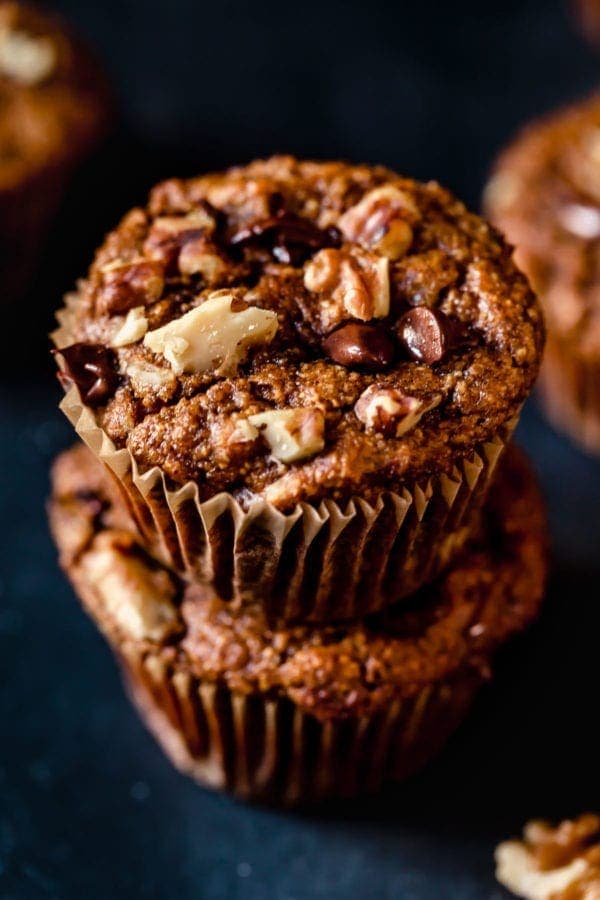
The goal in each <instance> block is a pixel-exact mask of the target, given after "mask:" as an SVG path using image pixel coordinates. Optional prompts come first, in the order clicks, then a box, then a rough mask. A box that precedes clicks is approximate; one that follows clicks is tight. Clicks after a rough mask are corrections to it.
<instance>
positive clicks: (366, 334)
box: [322, 322, 395, 370]
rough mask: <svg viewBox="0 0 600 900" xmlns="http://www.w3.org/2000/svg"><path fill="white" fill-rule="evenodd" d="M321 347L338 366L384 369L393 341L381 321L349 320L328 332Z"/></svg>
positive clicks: (387, 363)
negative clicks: (346, 323) (369, 323)
mask: <svg viewBox="0 0 600 900" xmlns="http://www.w3.org/2000/svg"><path fill="white" fill-rule="evenodd" d="M322 347H323V350H324V351H325V353H326V354H327V356H329V357H330V358H331V359H332V360H333V361H334V362H337V363H340V365H342V366H359V367H363V368H365V369H375V370H378V369H384V368H385V367H386V366H389V364H390V363H391V362H392V360H393V359H394V350H395V347H394V342H393V340H392V338H391V336H390V335H389V333H388V332H387V330H386V329H385V328H384V327H383V326H382V325H362V324H358V323H357V322H350V323H349V324H348V325H342V327H341V328H338V329H337V330H336V331H333V332H332V333H331V334H330V335H328V336H327V337H326V338H325V340H324V341H323V344H322Z"/></svg>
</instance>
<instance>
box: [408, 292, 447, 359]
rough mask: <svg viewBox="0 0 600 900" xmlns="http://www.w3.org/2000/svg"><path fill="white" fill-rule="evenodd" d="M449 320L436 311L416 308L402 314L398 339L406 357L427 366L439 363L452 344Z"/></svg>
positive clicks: (421, 307) (423, 307)
mask: <svg viewBox="0 0 600 900" xmlns="http://www.w3.org/2000/svg"><path fill="white" fill-rule="evenodd" d="M452 332H453V329H452V326H451V324H450V321H449V319H448V318H447V317H446V316H445V315H444V314H443V313H441V312H440V311H439V310H437V309H428V308H427V307H426V306H417V307H415V308H414V309H409V311H408V312H406V313H404V315H403V316H402V318H401V319H400V321H399V323H398V337H399V339H400V343H401V344H402V346H403V347H404V349H405V350H406V352H407V353H408V355H409V356H410V357H411V358H412V359H415V360H417V362H422V363H426V364H427V365H428V366H431V365H433V364H434V363H438V362H440V361H441V360H442V359H443V358H444V356H445V355H446V353H447V352H448V350H449V348H450V345H451V342H452Z"/></svg>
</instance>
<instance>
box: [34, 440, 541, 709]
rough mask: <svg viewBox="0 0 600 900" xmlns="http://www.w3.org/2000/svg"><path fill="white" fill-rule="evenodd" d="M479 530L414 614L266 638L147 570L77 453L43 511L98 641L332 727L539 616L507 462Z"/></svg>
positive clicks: (239, 616)
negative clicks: (269, 697)
mask: <svg viewBox="0 0 600 900" xmlns="http://www.w3.org/2000/svg"><path fill="white" fill-rule="evenodd" d="M501 465H502V469H501V471H500V473H499V476H498V479H497V482H496V484H495V486H494V487H492V491H491V494H490V498H489V500H488V504H487V507H486V511H485V515H484V525H483V528H482V530H481V532H480V534H479V537H478V538H477V539H476V540H473V541H472V542H471V544H470V545H469V546H468V548H467V549H466V550H465V551H463V553H462V555H461V556H460V557H459V558H458V560H457V561H456V562H454V563H453V564H452V566H451V567H450V568H449V569H448V570H447V571H446V573H445V574H444V575H443V576H442V577H441V578H440V579H438V581H437V582H435V583H434V584H433V585H431V586H430V587H428V588H426V589H423V590H421V591H420V592H419V593H418V594H417V595H415V598H414V600H413V601H411V602H409V603H408V604H407V603H406V601H404V602H403V603H402V604H401V605H400V606H397V607H395V608H393V609H392V610H390V611H388V612H386V613H385V614H380V615H377V616H373V617H371V618H369V619H367V620H365V621H363V622H360V623H352V624H346V625H336V626H325V627H319V628H315V627H310V626H295V627H290V628H287V627H277V628H273V627H271V626H269V624H268V622H267V621H266V619H265V616H264V612H263V610H262V608H261V605H260V603H256V604H255V605H247V606H244V607H243V608H242V609H239V608H236V607H235V606H233V605H232V604H231V603H225V602H223V601H222V600H220V599H219V598H217V597H216V596H215V595H214V593H211V591H210V589H208V588H202V587H200V586H198V585H187V586H186V585H185V584H184V583H183V582H181V581H178V580H177V579H176V578H175V576H173V575H171V574H170V573H167V570H166V569H164V568H162V567H160V566H158V565H157V564H156V563H154V562H153V561H152V560H151V559H150V558H149V557H148V555H147V554H146V553H145V551H144V550H143V549H142V547H141V546H140V544H139V543H138V541H137V540H136V538H135V537H134V536H133V533H132V530H131V525H130V524H129V523H128V522H127V521H126V519H125V518H124V513H123V511H122V508H121V509H120V508H119V506H118V505H114V504H113V503H112V501H111V497H110V494H109V493H108V490H107V488H108V480H107V478H106V475H105V474H104V472H103V470H102V469H101V467H100V464H99V463H98V462H96V460H95V459H93V458H92V456H91V454H90V453H89V451H87V450H85V449H84V448H82V447H78V448H75V449H73V450H70V451H68V452H67V453H65V454H63V456H62V457H60V458H59V460H58V461H57V463H56V464H55V468H54V473H53V495H52V500H51V504H50V517H51V523H52V529H53V532H54V536H55V539H56V541H57V544H58V547H59V550H60V555H61V562H62V565H63V566H64V568H65V569H66V571H67V573H68V574H69V576H70V578H71V579H72V581H73V582H74V584H75V587H76V589H77V591H78V592H79V594H80V596H81V597H82V599H83V600H84V602H85V603H86V605H87V606H88V608H89V609H90V611H91V613H92V615H93V616H94V618H95V619H96V620H97V621H98V623H99V625H100V627H101V628H102V629H103V630H104V631H105V632H107V633H108V634H109V636H110V637H111V638H112V639H113V640H114V641H116V643H118V644H122V643H124V642H125V643H127V642H131V641H133V642H135V643H136V644H138V645H139V648H140V649H142V650H144V649H147V652H148V653H154V654H159V655H160V656H161V657H163V658H164V660H165V661H166V662H168V663H169V664H171V665H172V666H173V667H174V668H178V667H181V668H184V669H186V670H191V671H193V672H194V673H195V674H196V675H197V676H198V677H199V678H200V679H203V680H207V681H210V682H225V683H226V684H227V686H228V687H229V688H230V689H231V690H233V691H238V692H242V693H253V692H256V691H260V692H261V693H263V694H264V693H272V694H273V695H285V696H288V697H289V698H291V699H292V700H293V701H294V703H296V704H298V705H299V706H301V707H302V708H303V709H305V710H308V711H310V712H312V713H314V714H315V715H317V716H319V717H322V718H327V717H330V716H333V717H339V716H345V715H350V714H363V713H364V714H368V713H370V712H373V711H374V710H377V709H380V708H383V707H385V706H387V705H388V704H389V703H390V702H391V700H393V699H397V698H402V697H410V696H413V695H414V694H416V693H417V692H419V691H420V690H422V689H423V688H424V687H426V686H427V685H430V684H434V683H437V682H439V681H441V680H444V679H450V680H451V679H452V677H453V675H454V674H458V673H459V672H460V673H462V674H464V673H465V671H469V670H473V671H475V672H478V673H479V674H485V673H486V672H487V669H488V665H489V659H490V655H491V654H492V652H493V651H494V650H495V649H496V648H497V647H498V645H499V644H501V643H502V642H503V641H504V640H505V639H506V638H507V637H508V636H509V635H511V634H512V633H514V632H517V631H519V630H521V629H522V628H524V627H525V625H526V624H527V623H528V622H530V621H531V619H532V618H533V617H534V616H535V614H536V613H537V611H538V609H539V605H540V602H541V598H542V594H543V590H544V581H545V577H546V567H547V537H546V523H545V516H544V511H543V506H542V503H541V500H540V495H539V492H538V489H537V487H536V484H535V479H534V478H533V477H532V473H531V471H530V469H529V467H528V466H527V465H526V463H525V462H524V460H523V458H522V456H521V455H520V454H519V453H517V451H515V450H513V449H509V451H508V452H507V454H506V455H505V458H504V461H503V462H502V464H501Z"/></svg>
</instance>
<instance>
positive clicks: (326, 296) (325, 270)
mask: <svg viewBox="0 0 600 900" xmlns="http://www.w3.org/2000/svg"><path fill="white" fill-rule="evenodd" d="M304 286H305V288H306V289H307V290H308V291H311V292H312V293H315V294H319V295H320V298H321V299H320V306H319V312H320V317H321V322H322V324H323V327H324V328H325V330H327V331H330V330H331V329H332V328H334V327H335V326H336V325H339V324H340V323H341V322H343V321H344V320H346V319H348V318H353V319H360V320H361V321H363V322H367V321H369V319H378V318H383V317H385V316H387V315H388V313H389V311H390V279H389V262H388V260H387V259H386V258H385V257H381V256H375V255H374V254H372V253H366V252H364V251H363V250H359V249H358V248H353V249H352V250H351V251H347V250H336V249H334V248H331V247H329V248H326V249H324V250H320V251H319V252H318V253H316V254H315V256H314V257H313V258H312V259H311V260H310V262H308V263H307V265H306V267H305V269H304Z"/></svg>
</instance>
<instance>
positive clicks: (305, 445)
mask: <svg viewBox="0 0 600 900" xmlns="http://www.w3.org/2000/svg"><path fill="white" fill-rule="evenodd" d="M248 422H249V423H250V425H251V426H253V427H254V428H256V429H257V434H258V432H259V431H260V433H261V434H262V436H263V438H264V439H265V441H266V442H267V444H268V445H269V447H270V448H271V453H272V454H273V456H274V457H275V459H278V460H280V461H281V462H284V463H291V462H296V460H299V459H305V458H306V457H307V456H313V455H314V454H315V453H318V452H319V451H320V450H322V449H323V447H324V446H325V440H324V432H325V420H324V418H323V413H322V412H321V411H320V410H319V409H314V408H312V407H295V408H290V409H271V410H268V411H266V412H262V413H256V414H255V415H253V416H249V417H248Z"/></svg>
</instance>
